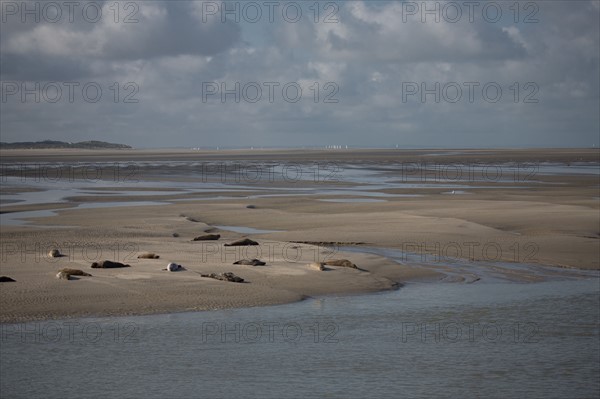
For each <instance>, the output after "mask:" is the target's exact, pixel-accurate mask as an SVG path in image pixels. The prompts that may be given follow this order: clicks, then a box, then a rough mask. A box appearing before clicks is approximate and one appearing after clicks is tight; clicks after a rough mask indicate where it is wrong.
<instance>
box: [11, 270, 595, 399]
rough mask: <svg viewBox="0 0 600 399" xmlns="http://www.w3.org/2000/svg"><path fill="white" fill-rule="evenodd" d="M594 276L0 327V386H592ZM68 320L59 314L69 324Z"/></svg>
mask: <svg viewBox="0 0 600 399" xmlns="http://www.w3.org/2000/svg"><path fill="white" fill-rule="evenodd" d="M598 305H599V296H598V281H597V280H587V279H581V280H576V281H551V282H544V283H534V284H511V283H489V284H467V285H465V284H442V283H424V284H417V283H415V284H409V285H407V286H405V287H403V288H401V289H400V290H398V291H394V292H388V293H383V294H374V295H362V296H351V297H346V296H344V297H327V298H322V299H316V300H315V299H311V300H306V301H303V302H300V303H296V304H290V305H282V306H271V307H262V308H250V309H236V310H223V311H212V312H197V313H179V314H170V315H156V316H142V317H120V318H105V319H78V320H69V321H53V322H41V323H28V324H16V325H14V324H13V325H6V324H5V325H1V326H0V327H1V331H0V333H1V335H0V339H1V340H2V347H1V349H0V354H1V356H0V365H1V370H0V373H1V381H2V382H1V385H0V388H1V389H0V391H1V396H2V397H23V398H31V397H41V396H43V397H46V398H67V397H77V398H94V397H98V396H102V397H123V398H128V397H147V398H165V397H206V398H230V397H252V398H254V397H256V398H258V397H260V398H265V397H266V398H298V397H331V398H365V397H408V398H410V397H498V398H499V397H545V398H546V397H547V398H566V397H595V396H596V395H597V393H598V389H600V386H599V382H598V373H599V372H600V366H599V363H598V357H599V356H600V348H599V340H598V338H599V321H598ZM69 323H70V324H69Z"/></svg>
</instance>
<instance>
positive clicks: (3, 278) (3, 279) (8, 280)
mask: <svg viewBox="0 0 600 399" xmlns="http://www.w3.org/2000/svg"><path fill="white" fill-rule="evenodd" d="M16 282H17V280H13V279H12V278H10V277H8V276H0V283H16Z"/></svg>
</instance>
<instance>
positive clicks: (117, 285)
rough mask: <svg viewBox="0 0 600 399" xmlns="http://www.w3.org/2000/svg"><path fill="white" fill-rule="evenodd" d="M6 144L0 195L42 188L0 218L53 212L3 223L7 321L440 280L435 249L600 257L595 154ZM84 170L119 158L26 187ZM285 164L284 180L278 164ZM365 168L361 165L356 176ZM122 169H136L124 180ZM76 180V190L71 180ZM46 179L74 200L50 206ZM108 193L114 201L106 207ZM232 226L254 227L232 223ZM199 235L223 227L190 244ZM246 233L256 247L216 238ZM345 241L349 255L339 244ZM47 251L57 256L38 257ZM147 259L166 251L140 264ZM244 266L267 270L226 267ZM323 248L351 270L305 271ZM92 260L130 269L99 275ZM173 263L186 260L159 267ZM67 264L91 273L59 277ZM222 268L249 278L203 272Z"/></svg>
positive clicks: (541, 257)
mask: <svg viewBox="0 0 600 399" xmlns="http://www.w3.org/2000/svg"><path fill="white" fill-rule="evenodd" d="M0 155H1V162H2V166H3V182H2V192H3V194H5V195H6V194H10V195H11V196H12V197H13V198H17V199H18V198H19V196H20V195H22V196H23V198H27V195H30V194H31V193H32V192H34V193H36V192H37V193H38V194H39V196H40V197H41V198H42V199H41V200H40V199H39V198H38V200H36V201H29V202H28V201H23V203H22V204H21V203H20V202H18V201H17V200H15V201H17V202H9V201H7V202H3V203H2V207H1V213H2V214H4V215H8V214H11V213H12V214H13V215H18V214H17V213H15V212H23V211H37V210H54V211H55V214H54V215H53V216H48V217H36V218H30V219H27V221H28V224H27V225H18V224H11V223H7V224H3V225H2V229H1V232H0V238H1V240H2V254H1V255H2V261H1V263H0V275H3V276H4V275H5V276H9V277H11V278H13V279H14V280H16V282H6V283H0V310H1V311H0V321H1V322H17V321H24V320H34V319H49V318H65V317H79V316H92V315H123V314H149V313H164V312H176V311H196V310H210V309H219V308H228V307H248V306H261V305H274V304H281V303H288V302H293V301H298V300H301V299H303V298H305V297H307V296H320V295H339V294H358V293H367V292H375V291H380V290H386V289H394V288H397V287H398V286H399V285H401V284H403V283H406V282H410V281H415V280H419V281H426V280H431V279H433V280H439V279H441V278H443V277H444V272H443V270H442V271H440V270H438V269H433V268H431V267H428V266H427V265H426V264H427V263H429V264H431V263H432V262H433V263H435V262H439V263H442V260H444V265H445V266H446V267H451V262H447V260H448V259H453V258H456V259H463V260H467V261H470V262H475V263H481V264H482V265H485V264H487V263H486V262H495V261H502V262H509V263H511V262H512V263H516V264H519V263H527V264H533V265H540V267H542V266H558V267H562V268H569V269H592V270H598V269H599V268H600V264H599V259H600V181H599V177H598V176H599V175H598V174H597V173H587V172H585V171H584V172H581V170H580V169H581V167H582V166H583V167H589V166H590V165H591V167H592V169H593V167H594V165H595V167H596V168H598V165H600V152H599V151H598V150H597V149H540V150H410V151H407V150H340V151H323V150H254V151H241V150H236V151H233V150H232V151H187V150H164V151H158V150H123V151H81V150H11V151H2V152H1V154H0ZM80 163H89V164H93V165H96V166H97V168H99V169H102V168H104V169H105V170H109V169H110V168H115V167H117V168H121V170H120V171H119V176H120V177H119V178H117V179H112V177H113V176H114V173H113V174H110V173H106V174H104V176H103V177H100V178H95V179H92V180H93V182H94V183H97V184H91V183H90V178H89V176H87V174H88V172H87V171H85V170H84V169H82V167H81V166H70V167H69V169H68V171H69V172H68V173H70V174H65V175H63V176H60V177H59V175H57V174H49V175H48V176H49V177H48V176H46V180H45V181H44V179H43V178H42V179H41V180H42V183H44V182H45V185H44V184H42V185H40V184H37V183H39V182H37V183H36V184H28V183H30V182H31V181H32V179H35V176H36V175H35V174H36V173H39V170H41V169H43V168H50V169H52V168H55V169H56V168H64V167H65V166H64V165H80ZM265 164H277V165H279V166H277V167H275V168H273V169H269V171H270V172H271V174H267V175H263V176H260V177H257V176H259V175H258V174H257V173H256V168H257V165H258V166H259V167H260V165H265ZM23 165H26V167H25V168H23ZM32 165H33V166H32ZM36 165H37V166H36ZM40 165H42V166H40ZM53 165H54V166H53ZM56 165H62V166H56ZM98 165H99V166H98ZM115 165H117V166H115ZM232 165H233V166H232ZM236 165H237V166H236ZM282 165H283V168H284V169H281V167H282ZM315 165H317V166H316V168H317V170H318V168H321V169H320V170H319V171H318V174H316V173H317V172H315V170H316V169H315ZM205 166H206V168H204V167H205ZM40 168H41V169H40ZM219 168H222V169H219ZM227 168H229V169H227ZM285 168H287V170H286V169H285ZM294 168H295V169H294ZM31 170H33V172H31ZM36 170H37V171H36ZM110 170H112V169H110ZM242 170H243V172H241V171H242ZM282 170H286V172H285V173H287V174H286V175H278V174H281V173H282ZM294 170H295V171H296V172H297V171H298V170H300V171H301V172H302V171H304V178H292V176H298V174H297V173H295V174H293V175H291V173H292V172H294ZM364 170H368V171H369V173H371V174H368V175H366V177H365V176H363V175H361V173H362V171H364ZM131 171H135V176H133V175H131V174H130V175H128V174H127V172H131ZM357 171H358V172H357ZM53 172H56V170H54V171H53ZM31 173H34V174H31ZM459 173H460V176H459V175H458V174H459ZM499 174H500V175H501V177H498V176H499ZM38 176H39V175H38ZM52 176H54V178H52ZM86 176H87V177H86ZM315 176H318V178H316V179H315V178H314V177H315ZM123 177H131V178H130V179H126V178H123ZM236 178H237V180H236ZM86 179H87V180H86ZM83 183H85V184H83ZM80 184H81V185H82V186H85V187H83V188H81V187H80V188H79V189H78V191H76V193H73V191H72V190H71V191H69V190H70V189H72V188H73V187H78V185H80ZM50 188H52V189H65V190H66V191H65V193H67V194H66V196H65V197H64V198H60V200H57V199H56V197H55V196H53V197H50V196H49V197H48V200H47V201H44V200H43V198H44V192H45V191H44V190H49V189H50ZM103 202H104V203H108V202H110V203H111V204H110V206H105V207H102V206H99V204H102V203H103ZM128 203H130V204H128ZM151 203H154V204H151ZM87 205H93V207H87ZM117 205H118V206H117ZM228 226H231V228H229V227H228ZM235 226H238V227H243V228H250V230H247V231H244V229H241V230H240V229H238V230H237V232H236V229H235ZM252 229H254V230H252ZM203 234H219V235H220V238H219V239H218V240H211V241H193V239H194V238H195V237H198V236H200V235H203ZM243 238H250V239H252V240H255V241H257V242H258V244H259V245H257V246H234V247H226V246H225V245H224V244H226V243H231V242H233V241H235V240H239V239H243ZM347 246H353V247H355V248H354V250H353V251H352V252H349V251H345V250H344V248H345V247H347ZM361 246H370V247H381V248H394V249H398V250H402V251H405V252H410V253H416V254H421V255H422V258H421V259H422V262H419V261H416V262H415V261H411V262H397V261H394V260H391V259H388V258H385V257H382V256H378V255H372V254H368V253H360V252H355V251H356V250H358V249H359V248H361ZM53 248H56V249H59V250H60V251H61V253H62V254H63V255H64V256H62V257H57V258H50V257H48V255H47V253H48V251H49V250H51V249H53ZM145 252H151V253H155V254H157V255H159V256H160V258H158V259H138V258H137V256H138V255H140V254H142V253H145ZM241 259H260V260H261V261H264V262H265V263H266V265H264V266H250V265H234V264H233V263H234V262H235V261H238V260H241ZM330 259H348V260H350V261H351V262H352V263H354V264H356V265H357V266H358V269H353V268H344V267H335V266H326V267H325V270H323V271H320V270H318V269H316V268H314V267H311V266H310V264H311V263H315V262H322V261H325V260H330ZM100 260H110V261H116V262H123V263H125V264H129V265H130V266H131V267H128V268H114V269H92V268H91V264H92V262H96V261H100ZM169 262H176V263H177V264H180V265H182V266H183V267H184V269H183V270H180V271H177V272H168V271H165V270H163V269H165V268H166V266H167V264H168V263H169ZM448 264H450V266H448ZM62 268H73V269H81V270H83V271H85V272H87V273H90V274H92V276H90V277H88V276H74V277H73V279H72V280H69V281H67V280H61V279H57V278H56V274H57V271H58V270H60V269H62ZM224 272H233V273H234V274H235V275H237V276H240V277H242V278H243V279H244V280H245V282H244V283H231V282H226V281H217V280H214V279H209V278H204V277H202V276H201V274H210V273H224ZM530 277H531V276H528V275H527V273H526V272H523V273H519V272H517V273H515V274H514V278H515V279H522V280H528V279H529V278H530Z"/></svg>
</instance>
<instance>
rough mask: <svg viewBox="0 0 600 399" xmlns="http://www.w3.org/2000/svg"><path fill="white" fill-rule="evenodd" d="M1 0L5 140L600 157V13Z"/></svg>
mask: <svg viewBox="0 0 600 399" xmlns="http://www.w3.org/2000/svg"><path fill="white" fill-rule="evenodd" d="M1 3H2V21H1V31H0V33H1V35H0V46H1V47H0V55H1V58H0V79H1V81H2V87H1V89H2V93H1V97H2V98H1V103H0V107H1V115H0V116H1V118H0V132H1V139H2V141H30V140H43V139H54V140H64V141H81V140H92V139H97V140H104V141H110V142H119V143H125V144H129V145H132V146H134V147H178V146H183V147H216V146H220V147H232V146H233V147H244V146H257V147H260V146H271V147H272V146H279V147H281V146H324V145H348V146H363V147H365V146H368V147H373V146H382V147H389V146H394V147H395V146H396V145H398V146H400V147H562V146H567V147H572V146H581V147H591V146H594V145H595V146H596V147H597V146H598V145H599V136H600V122H599V109H600V94H599V84H600V83H599V76H600V69H599V52H600V33H599V17H600V15H599V14H600V1H599V0H593V1H590V0H585V1H527V2H525V1H524V2H521V3H517V5H516V6H515V4H514V1H495V2H489V1H480V2H479V3H478V4H477V5H469V3H466V2H462V1H458V2H446V1H431V2H426V3H424V2H421V1H419V2H402V1H338V2H327V1H321V2H318V3H316V2H314V1H297V2H279V1H272V2H266V1H262V0H261V1H257V2H247V1H238V2H228V3H223V2H211V1H208V2H202V1H173V2H167V1H164V2H163V1H131V2H120V3H116V2H115V1H113V0H111V1H107V2H102V1H96V2H93V3H87V2H84V1H80V2H77V3H76V4H75V5H67V4H66V3H64V2H62V1H57V2H54V3H52V2H51V3H48V2H37V1H31V2H28V3H23V2H21V1H17V2H13V1H5V0H2V1H1ZM500 14H501V15H500ZM36 19H37V20H36ZM223 89H224V90H225V91H223Z"/></svg>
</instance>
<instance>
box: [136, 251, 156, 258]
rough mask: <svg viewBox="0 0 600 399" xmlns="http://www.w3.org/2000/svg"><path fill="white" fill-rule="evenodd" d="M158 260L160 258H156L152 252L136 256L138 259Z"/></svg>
mask: <svg viewBox="0 0 600 399" xmlns="http://www.w3.org/2000/svg"><path fill="white" fill-rule="evenodd" d="M158 258H160V256H158V255H157V254H155V253H152V252H144V253H143V254H139V255H138V259H158Z"/></svg>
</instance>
